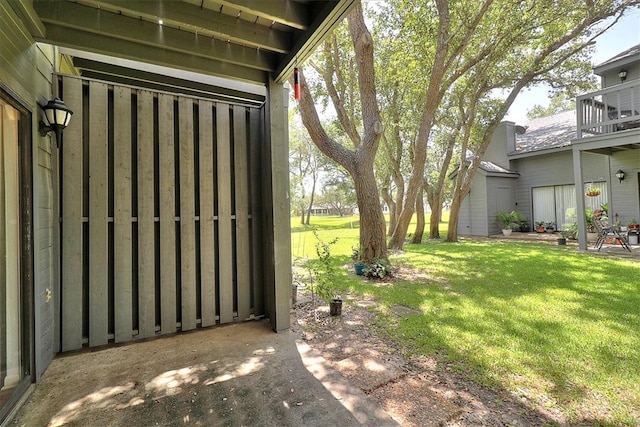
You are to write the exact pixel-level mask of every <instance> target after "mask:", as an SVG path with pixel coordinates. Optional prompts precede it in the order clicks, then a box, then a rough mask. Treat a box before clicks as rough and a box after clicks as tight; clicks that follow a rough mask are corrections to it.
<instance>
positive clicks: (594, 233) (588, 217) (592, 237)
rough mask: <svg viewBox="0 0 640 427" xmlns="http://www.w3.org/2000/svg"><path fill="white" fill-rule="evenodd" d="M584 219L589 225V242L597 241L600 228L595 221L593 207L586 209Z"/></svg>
mask: <svg viewBox="0 0 640 427" xmlns="http://www.w3.org/2000/svg"><path fill="white" fill-rule="evenodd" d="M584 220H585V223H586V225H587V242H595V241H596V240H597V239H598V230H597V229H596V225H595V224H594V222H593V211H592V210H591V209H588V208H587V209H585V210H584Z"/></svg>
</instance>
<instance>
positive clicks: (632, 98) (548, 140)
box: [458, 45, 640, 249]
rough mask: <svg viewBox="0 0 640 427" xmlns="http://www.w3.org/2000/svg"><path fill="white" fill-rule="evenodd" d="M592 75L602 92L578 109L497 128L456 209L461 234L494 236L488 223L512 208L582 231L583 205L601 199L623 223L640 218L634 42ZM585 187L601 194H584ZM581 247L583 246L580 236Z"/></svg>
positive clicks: (638, 76)
mask: <svg viewBox="0 0 640 427" xmlns="http://www.w3.org/2000/svg"><path fill="white" fill-rule="evenodd" d="M594 72H595V74H597V75H598V76H600V77H601V83H602V87H603V89H601V90H599V91H597V92H594V93H590V94H585V95H582V96H579V97H578V98H577V102H576V105H577V107H578V109H577V111H568V112H564V113H560V114H557V115H554V116H551V117H544V118H540V119H535V120H532V121H531V122H530V123H529V124H528V126H526V127H524V126H517V125H516V124H515V123H512V122H504V123H502V124H501V125H500V126H499V127H498V128H497V129H496V131H495V132H494V135H493V139H492V142H491V145H490V146H489V148H488V150H487V152H486V154H485V156H484V158H483V162H482V164H481V166H480V168H479V171H478V174H477V176H476V177H475V178H474V182H473V186H472V189H471V193H470V194H469V196H467V198H466V199H465V201H464V202H463V205H462V207H461V214H460V221H459V226H458V232H459V233H460V234H470V235H481V236H487V235H490V234H497V233H499V229H498V226H497V225H496V224H495V223H494V222H493V218H494V216H495V213H496V212H497V211H499V210H518V211H520V212H522V213H524V214H525V216H527V218H529V220H530V223H531V224H533V223H534V222H537V221H545V222H555V223H556V224H557V228H558V229H562V226H563V224H566V223H569V222H575V221H576V220H577V222H578V224H579V229H580V230H581V232H580V233H579V236H585V235H586V231H585V229H586V226H585V224H584V211H585V209H586V208H590V209H597V208H599V207H600V206H601V204H603V203H608V205H609V212H610V216H611V217H612V218H613V217H615V215H616V214H617V218H618V220H619V221H620V222H621V223H622V224H623V225H624V224H626V223H627V222H629V221H630V220H639V219H640V112H639V111H640V45H638V46H635V47H633V48H631V49H629V50H627V51H625V52H622V53H620V54H618V55H616V56H615V57H613V58H612V59H610V60H608V61H606V62H604V63H602V64H600V65H598V66H596V67H594ZM618 171H622V172H624V179H623V180H622V181H619V179H618V178H617V177H616V173H617V172H618ZM590 187H598V188H600V190H601V192H600V195H598V196H597V197H587V196H586V195H585V193H586V190H587V189H588V188H590ZM578 194H579V195H580V197H576V195H578ZM576 212H579V213H580V214H576ZM580 246H581V248H583V249H585V248H586V240H585V239H582V238H581V239H580Z"/></svg>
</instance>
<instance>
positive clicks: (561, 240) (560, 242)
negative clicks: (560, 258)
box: [558, 237, 567, 245]
mask: <svg viewBox="0 0 640 427" xmlns="http://www.w3.org/2000/svg"><path fill="white" fill-rule="evenodd" d="M558 244H559V245H566V244H567V239H565V238H564V237H558Z"/></svg>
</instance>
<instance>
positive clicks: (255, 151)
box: [248, 108, 265, 316]
mask: <svg viewBox="0 0 640 427" xmlns="http://www.w3.org/2000/svg"><path fill="white" fill-rule="evenodd" d="M263 113H264V109H257V108H253V109H251V111H250V112H249V142H248V147H249V150H250V155H249V156H250V167H249V169H250V171H251V240H252V242H251V243H252V245H251V249H252V273H253V275H252V280H251V282H252V287H253V313H254V315H256V316H260V315H263V314H264V312H265V310H264V282H263V277H264V271H263V264H262V260H263V257H264V251H263V248H262V233H263V232H264V226H263V223H262V185H263V179H262V167H261V159H262V132H261V129H262V114H263Z"/></svg>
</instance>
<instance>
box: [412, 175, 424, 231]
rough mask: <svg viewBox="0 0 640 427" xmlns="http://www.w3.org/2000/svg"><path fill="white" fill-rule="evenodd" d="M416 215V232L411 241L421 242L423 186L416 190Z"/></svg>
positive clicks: (422, 229)
mask: <svg viewBox="0 0 640 427" xmlns="http://www.w3.org/2000/svg"><path fill="white" fill-rule="evenodd" d="M416 217H417V220H418V223H417V224H416V232H415V233H414V234H413V239H412V240H411V243H422V237H423V236H424V225H425V224H424V188H421V189H420V191H418V196H417V197H416Z"/></svg>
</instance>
